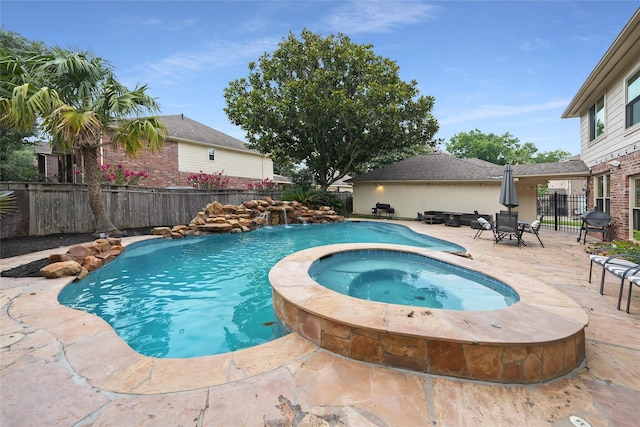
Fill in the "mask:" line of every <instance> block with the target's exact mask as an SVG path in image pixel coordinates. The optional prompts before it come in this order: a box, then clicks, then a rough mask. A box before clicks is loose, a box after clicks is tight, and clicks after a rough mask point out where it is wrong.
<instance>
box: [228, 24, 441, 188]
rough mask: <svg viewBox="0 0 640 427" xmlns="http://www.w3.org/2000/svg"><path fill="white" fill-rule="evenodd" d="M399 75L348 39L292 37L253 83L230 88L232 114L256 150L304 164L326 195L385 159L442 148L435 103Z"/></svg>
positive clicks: (253, 68)
mask: <svg viewBox="0 0 640 427" xmlns="http://www.w3.org/2000/svg"><path fill="white" fill-rule="evenodd" d="M398 71H399V67H398V65H397V64H396V63H395V62H394V61H392V60H390V59H387V58H383V57H381V56H377V55H375V53H374V52H373V48H372V46H371V45H358V44H354V43H352V42H351V40H350V39H349V38H348V37H347V36H345V35H343V34H338V35H337V36H334V35H330V36H328V37H322V36H320V35H318V34H314V33H312V32H310V31H308V30H303V31H302V34H301V37H300V39H298V38H297V37H296V36H295V35H294V34H292V33H290V34H289V36H288V37H287V38H285V39H283V40H282V41H281V42H280V43H279V45H278V48H277V49H276V50H275V51H274V52H273V53H271V54H268V53H265V54H264V55H263V56H261V57H260V58H259V60H258V62H257V63H256V62H251V63H250V64H249V76H248V77H246V78H240V79H238V80H235V81H232V82H230V83H229V86H228V87H227V88H226V89H225V91H224V96H225V99H226V102H227V107H226V108H225V112H226V113H227V116H228V117H229V119H230V120H231V122H233V123H234V124H236V125H238V126H240V127H241V128H242V129H243V130H245V131H246V138H247V140H248V145H249V147H250V148H253V149H256V150H258V151H260V152H261V153H265V154H270V155H271V156H272V158H273V159H274V162H276V163H281V164H287V163H295V164H303V165H305V166H306V168H308V170H309V171H311V173H312V174H313V177H314V180H315V182H316V184H318V185H319V186H320V187H321V188H322V189H326V188H327V187H328V186H329V185H330V184H331V183H333V182H335V181H337V180H339V179H341V178H343V177H344V176H345V175H356V174H359V173H362V172H364V171H366V170H367V169H368V168H369V165H370V164H372V162H373V161H374V160H376V159H377V158H379V157H381V156H384V155H388V154H389V153H392V152H406V151H407V150H409V149H411V148H413V147H420V146H423V147H425V146H433V145H434V144H435V141H434V140H433V136H434V134H435V133H436V132H437V130H438V123H437V121H436V120H435V118H434V117H433V116H432V115H431V109H432V108H433V103H434V98H433V97H431V96H421V95H420V94H419V91H418V89H417V82H415V81H411V82H405V81H403V80H401V79H400V77H399V75H398Z"/></svg>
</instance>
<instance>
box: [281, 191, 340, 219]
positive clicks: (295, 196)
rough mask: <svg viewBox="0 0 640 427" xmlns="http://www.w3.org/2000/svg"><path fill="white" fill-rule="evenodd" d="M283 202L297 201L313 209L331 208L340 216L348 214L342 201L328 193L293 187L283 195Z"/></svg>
mask: <svg viewBox="0 0 640 427" xmlns="http://www.w3.org/2000/svg"><path fill="white" fill-rule="evenodd" d="M282 200H287V201H296V202H298V203H302V204H303V205H305V206H306V207H308V208H311V209H318V208H320V207H322V206H330V207H331V208H332V209H333V210H334V211H336V212H337V213H338V214H340V215H345V213H346V208H345V206H344V203H342V200H340V198H338V196H336V195H335V194H333V193H330V192H327V191H321V190H313V189H311V190H305V189H303V188H302V187H293V188H290V189H288V190H285V191H284V192H283V193H282Z"/></svg>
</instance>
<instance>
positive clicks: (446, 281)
mask: <svg viewBox="0 0 640 427" xmlns="http://www.w3.org/2000/svg"><path fill="white" fill-rule="evenodd" d="M309 275H310V276H311V277H312V278H313V279H314V280H315V281H316V282H318V283H320V284H321V285H323V286H326V287H327V288H329V289H332V290H334V291H336V292H340V293H342V294H345V295H349V296H352V297H356V298H361V299H365V300H370V301H378V302H385V303H391V304H402V305H412V306H418V307H430V308H442V309H449V310H498V309H501V308H505V307H508V306H510V305H511V304H514V303H515V302H517V301H518V300H519V297H518V294H517V293H516V292H515V291H514V290H513V289H512V288H511V287H509V286H508V285H506V284H504V283H502V282H500V281H499V280H496V279H494V278H492V277H488V276H486V275H484V274H482V273H478V272H475V271H473V270H469V269H466V268H463V267H459V266H456V265H453V264H449V263H447V262H444V261H440V260H437V259H434V258H429V257H426V256H422V255H419V254H413V253H407V252H397V251H390V250H383V249H379V250H378V249H376V250H353V251H345V252H339V253H336V254H333V255H330V256H327V257H324V258H322V259H320V260H318V261H316V262H314V263H313V264H312V265H311V267H310V268H309Z"/></svg>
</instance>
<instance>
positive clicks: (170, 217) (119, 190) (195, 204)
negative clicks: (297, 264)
mask: <svg viewBox="0 0 640 427" xmlns="http://www.w3.org/2000/svg"><path fill="white" fill-rule="evenodd" d="M7 190H9V191H13V192H14V195H15V197H16V203H17V209H16V211H15V212H13V213H12V214H9V215H5V216H4V217H3V218H2V220H0V226H1V233H0V237H2V238H10V237H17V236H27V235H28V236H44V235H47V234H57V233H91V232H93V231H95V230H94V228H93V222H94V220H93V214H92V213H91V210H90V209H89V194H88V191H87V186H86V185H82V184H49V183H13V182H11V183H0V191H7ZM102 194H103V197H104V201H105V206H106V208H107V212H108V213H109V217H110V219H111V222H113V225H115V226H116V227H118V228H120V229H128V228H142V227H156V226H165V225H166V226H173V225H176V224H188V223H189V221H191V219H192V218H193V217H194V216H195V215H196V213H197V212H198V211H200V210H201V209H202V208H203V207H205V206H206V205H207V204H209V203H211V202H213V201H215V200H217V201H219V202H220V203H222V204H234V205H237V204H240V203H242V202H243V201H245V200H252V199H260V198H262V197H265V196H269V197H272V198H274V199H279V198H280V197H281V196H282V192H281V191H270V192H265V191H244V190H219V191H207V190H192V189H165V188H149V187H119V186H103V187H102Z"/></svg>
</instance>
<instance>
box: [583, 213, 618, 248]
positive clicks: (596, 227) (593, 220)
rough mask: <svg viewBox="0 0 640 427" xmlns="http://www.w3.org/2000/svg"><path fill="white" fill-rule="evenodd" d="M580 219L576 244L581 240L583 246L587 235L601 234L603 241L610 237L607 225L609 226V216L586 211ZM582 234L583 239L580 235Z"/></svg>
mask: <svg viewBox="0 0 640 427" xmlns="http://www.w3.org/2000/svg"><path fill="white" fill-rule="evenodd" d="M580 218H581V219H582V226H581V227H580V234H579V235H578V242H579V241H580V239H581V238H582V239H583V240H582V244H583V245H584V244H585V243H586V242H587V233H589V232H592V233H600V234H602V240H605V237H609V238H610V237H611V229H610V228H609V225H610V224H611V215H609V214H608V213H606V212H602V211H596V210H593V211H586V212H584V213H583V214H582V216H581V217H580ZM583 232H584V237H582V233H583Z"/></svg>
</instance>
